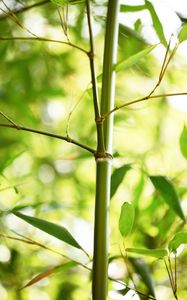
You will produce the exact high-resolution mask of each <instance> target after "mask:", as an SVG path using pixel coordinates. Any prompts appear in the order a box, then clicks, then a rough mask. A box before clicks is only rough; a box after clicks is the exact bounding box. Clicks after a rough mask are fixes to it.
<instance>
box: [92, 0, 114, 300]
mask: <svg viewBox="0 0 187 300" xmlns="http://www.w3.org/2000/svg"><path fill="white" fill-rule="evenodd" d="M118 11H119V0H116V1H113V0H109V2H108V12H107V21H106V34H105V48H104V61H103V77H102V78H103V79H102V93H101V114H103V115H104V114H105V113H107V112H108V111H110V110H111V109H112V108H113V103H114V91H115V71H114V65H115V63H116V52H117V38H118V22H117V16H118ZM103 133H104V143H105V150H106V152H107V153H104V154H105V155H103V157H99V156H98V157H97V154H96V170H97V171H96V199H95V228H94V258H93V280H92V300H106V298H107V293H108V244H109V222H108V221H109V201H110V173H111V164H110V162H111V160H110V155H112V133H113V116H112V115H110V116H109V118H108V119H107V120H106V122H105V124H104V128H103ZM106 154H108V155H106Z"/></svg>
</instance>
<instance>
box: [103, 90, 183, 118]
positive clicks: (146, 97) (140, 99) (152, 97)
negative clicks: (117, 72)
mask: <svg viewBox="0 0 187 300" xmlns="http://www.w3.org/2000/svg"><path fill="white" fill-rule="evenodd" d="M186 95H187V92H183V93H168V94H159V95H152V96H145V97H142V98H139V99H135V100H132V101H129V102H126V103H124V104H122V105H120V106H115V107H114V108H113V109H112V110H111V111H109V112H107V113H106V114H104V115H103V116H102V118H103V120H104V119H106V118H107V117H108V116H109V115H110V114H112V113H114V112H116V111H118V110H120V109H122V108H124V107H127V106H130V105H133V104H136V103H139V102H142V101H145V100H150V99H158V98H163V97H173V96H186Z"/></svg>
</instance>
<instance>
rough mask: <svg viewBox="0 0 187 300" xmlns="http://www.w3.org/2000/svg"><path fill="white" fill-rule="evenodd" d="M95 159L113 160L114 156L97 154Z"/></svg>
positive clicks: (105, 153)
mask: <svg viewBox="0 0 187 300" xmlns="http://www.w3.org/2000/svg"><path fill="white" fill-rule="evenodd" d="M95 159H96V160H97V159H113V156H112V155H111V154H110V153H108V152H95Z"/></svg>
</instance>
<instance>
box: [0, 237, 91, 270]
mask: <svg viewBox="0 0 187 300" xmlns="http://www.w3.org/2000/svg"><path fill="white" fill-rule="evenodd" d="M18 235H20V234H18ZM21 236H22V235H21ZM0 237H3V238H7V239H11V240H15V241H18V242H22V243H26V244H29V245H33V246H38V247H41V248H43V249H45V250H47V251H50V252H53V253H55V254H58V255H60V256H61V257H63V258H65V259H67V260H71V261H73V262H75V263H77V264H78V265H80V266H82V267H84V268H86V269H87V270H90V268H89V267H87V266H86V265H84V264H82V263H81V262H79V261H77V260H74V259H71V258H70V257H68V256H66V255H64V254H62V253H60V252H59V251H57V250H54V249H52V248H50V247H47V246H45V245H44V244H41V243H39V242H37V241H34V240H32V239H30V238H28V237H25V236H22V237H23V238H17V237H14V236H10V235H6V234H2V233H0Z"/></svg>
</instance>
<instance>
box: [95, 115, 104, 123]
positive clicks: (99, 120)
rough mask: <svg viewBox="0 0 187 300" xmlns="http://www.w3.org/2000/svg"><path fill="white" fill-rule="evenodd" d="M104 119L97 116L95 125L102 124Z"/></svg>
mask: <svg viewBox="0 0 187 300" xmlns="http://www.w3.org/2000/svg"><path fill="white" fill-rule="evenodd" d="M104 120H105V117H103V116H99V117H97V118H96V119H95V122H96V124H103V122H104Z"/></svg>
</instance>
